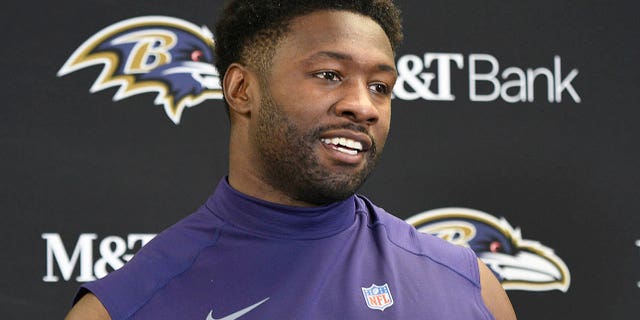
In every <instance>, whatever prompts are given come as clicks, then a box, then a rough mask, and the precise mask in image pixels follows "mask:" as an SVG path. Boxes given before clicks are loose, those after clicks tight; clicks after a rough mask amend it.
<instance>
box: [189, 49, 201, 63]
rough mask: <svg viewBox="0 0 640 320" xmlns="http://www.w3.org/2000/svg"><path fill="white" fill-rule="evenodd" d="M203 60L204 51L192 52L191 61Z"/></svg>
mask: <svg viewBox="0 0 640 320" xmlns="http://www.w3.org/2000/svg"><path fill="white" fill-rule="evenodd" d="M203 58H204V54H203V53H202V51H200V50H193V52H191V61H196V62H197V61H202V59H203Z"/></svg>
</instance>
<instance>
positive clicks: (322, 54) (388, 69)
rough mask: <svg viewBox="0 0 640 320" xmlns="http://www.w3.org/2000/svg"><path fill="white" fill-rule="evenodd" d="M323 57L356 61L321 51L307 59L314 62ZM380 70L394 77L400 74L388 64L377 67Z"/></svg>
mask: <svg viewBox="0 0 640 320" xmlns="http://www.w3.org/2000/svg"><path fill="white" fill-rule="evenodd" d="M323 57H327V58H331V59H336V60H348V61H354V59H353V57H352V56H351V55H348V54H344V53H340V52H335V51H320V52H316V53H314V54H313V55H311V56H310V57H309V58H307V59H306V60H307V61H313V60H316V59H320V58H323ZM377 67H378V70H380V71H385V72H391V73H393V74H394V75H397V74H398V70H396V68H395V67H394V66H392V65H388V64H386V63H381V64H378V65H377Z"/></svg>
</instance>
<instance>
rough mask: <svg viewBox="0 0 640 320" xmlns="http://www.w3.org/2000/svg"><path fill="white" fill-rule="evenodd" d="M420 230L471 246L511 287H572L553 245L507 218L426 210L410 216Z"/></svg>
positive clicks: (466, 211) (457, 210) (458, 210)
mask: <svg viewBox="0 0 640 320" xmlns="http://www.w3.org/2000/svg"><path fill="white" fill-rule="evenodd" d="M407 222H408V223H409V224H411V225H413V226H414V227H416V229H417V230H418V231H420V232H424V233H429V234H433V235H435V236H438V237H440V238H442V239H445V240H447V241H449V242H452V243H455V244H458V245H462V246H465V247H469V248H471V249H472V250H473V251H475V253H476V254H477V255H478V257H479V258H480V259H481V260H482V261H483V262H484V263H485V264H486V265H487V266H488V267H489V268H490V269H491V270H492V271H493V272H494V273H495V274H496V277H497V278H498V279H499V280H500V282H501V283H502V286H503V287H504V288H505V289H507V290H513V289H516V290H528V291H548V290H554V289H557V290H560V291H563V292H566V291H567V290H568V289H569V284H570V282H571V280H570V274H569V269H568V268H567V266H566V265H565V263H564V262H563V261H562V260H561V259H560V258H559V257H558V256H556V255H555V254H554V252H553V250H552V249H551V248H548V247H545V246H543V245H542V244H541V243H539V242H537V241H532V240H526V239H522V236H521V233H520V229H519V228H516V229H514V228H513V227H511V225H510V224H509V222H507V220H505V219H504V218H500V219H498V218H496V217H494V216H492V215H490V214H487V213H484V212H481V211H477V210H472V209H465V208H443V209H435V210H430V211H426V212H423V213H420V214H417V215H415V216H413V217H410V218H409V219H407Z"/></svg>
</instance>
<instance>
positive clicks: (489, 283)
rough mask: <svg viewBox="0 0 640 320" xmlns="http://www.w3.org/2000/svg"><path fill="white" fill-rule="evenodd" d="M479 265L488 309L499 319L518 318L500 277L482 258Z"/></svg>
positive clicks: (483, 295)
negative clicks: (497, 276)
mask: <svg viewBox="0 0 640 320" xmlns="http://www.w3.org/2000/svg"><path fill="white" fill-rule="evenodd" d="M478 266H479V269H480V285H481V288H482V291H481V294H482V300H483V301H484V304H485V305H486V306H487V309H489V311H491V313H492V314H493V316H494V318H496V319H497V320H512V319H516V314H515V312H514V310H513V306H512V305H511V301H509V297H508V296H507V293H506V292H505V291H504V288H503V287H502V285H501V284H500V282H498V279H496V277H495V276H494V275H493V272H492V271H491V270H490V269H489V268H488V267H487V266H486V265H485V264H484V263H482V261H480V260H478Z"/></svg>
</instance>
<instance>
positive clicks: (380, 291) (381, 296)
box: [362, 283, 393, 311]
mask: <svg viewBox="0 0 640 320" xmlns="http://www.w3.org/2000/svg"><path fill="white" fill-rule="evenodd" d="M362 294H363V295H364V300H365V301H366V302H367V307H369V308H371V309H374V310H380V311H384V309H386V308H389V307H391V305H393V297H392V296H391V290H389V285H388V284H386V283H385V284H384V285H381V286H378V285H375V284H372V285H371V286H370V287H368V288H362Z"/></svg>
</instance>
